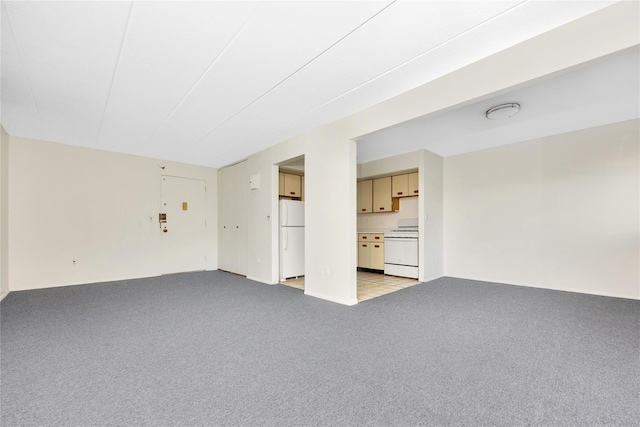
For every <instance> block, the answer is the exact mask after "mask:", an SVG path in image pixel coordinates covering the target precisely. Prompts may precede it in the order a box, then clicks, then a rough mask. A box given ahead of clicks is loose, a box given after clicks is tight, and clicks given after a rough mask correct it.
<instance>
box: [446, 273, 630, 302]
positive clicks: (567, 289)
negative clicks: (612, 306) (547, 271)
mask: <svg viewBox="0 0 640 427" xmlns="http://www.w3.org/2000/svg"><path fill="white" fill-rule="evenodd" d="M443 277H451V278H453V279H464V280H474V281H476V282H488V283H498V284H500V285H508V286H520V287H523V288H533V289H546V290H549V291H558V292H572V293H576V294H584V295H595V296H599V297H607V298H620V299H629V300H634V301H639V300H640V295H619V294H614V293H610V292H597V291H586V290H584V289H579V288H571V287H564V288H553V287H550V286H543V285H537V284H536V285H529V284H523V283H512V282H505V281H503V280H495V279H491V278H477V277H476V278H472V277H462V276H449V275H445V276H443Z"/></svg>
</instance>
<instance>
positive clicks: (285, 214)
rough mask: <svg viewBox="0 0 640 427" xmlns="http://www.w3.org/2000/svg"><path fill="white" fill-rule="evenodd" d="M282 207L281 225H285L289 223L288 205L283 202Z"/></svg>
mask: <svg viewBox="0 0 640 427" xmlns="http://www.w3.org/2000/svg"><path fill="white" fill-rule="evenodd" d="M282 207H283V208H284V209H283V210H282V225H287V224H288V223H289V205H287V204H286V203H283V204H282Z"/></svg>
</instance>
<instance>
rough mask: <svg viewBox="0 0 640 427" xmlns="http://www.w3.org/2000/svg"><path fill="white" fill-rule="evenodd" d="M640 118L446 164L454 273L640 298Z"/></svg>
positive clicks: (449, 257) (448, 268)
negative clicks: (639, 119)
mask: <svg viewBox="0 0 640 427" xmlns="http://www.w3.org/2000/svg"><path fill="white" fill-rule="evenodd" d="M639 124H640V121H638V120H632V121H627V122H622V123H618V124H613V125H608V126H602V127H597V128H593V129H585V130H582V131H579V132H572V133H568V134H564V135H557V136H553V137H548V138H544V139H540V140H533V141H528V142H523V143H518V144H512V145H507V146H504V147H499V148H493V149H489V150H484V151H479V152H475V153H469V154H464V155H460V156H454V157H448V158H446V159H445V169H444V178H445V181H444V182H445V184H444V195H445V197H444V200H445V208H444V209H445V223H444V224H445V227H444V230H445V245H444V248H445V250H444V259H445V274H446V275H447V276H454V277H463V278H471V279H477V280H487V281H495V282H503V283H510V284H516V285H525V286H534V287H541V288H549V289H558V290H565V291H573V292H583V293H590V294H598V295H608V296H615V297H623V298H634V299H639V298H640V277H639V271H640V264H639V262H640V261H639V260H640V230H639V218H640V210H639V192H640V191H639V190H640V188H639V186H640V172H639V167H640V166H639V164H640V161H639V140H640V136H639V131H638V129H639V126H640V125H639Z"/></svg>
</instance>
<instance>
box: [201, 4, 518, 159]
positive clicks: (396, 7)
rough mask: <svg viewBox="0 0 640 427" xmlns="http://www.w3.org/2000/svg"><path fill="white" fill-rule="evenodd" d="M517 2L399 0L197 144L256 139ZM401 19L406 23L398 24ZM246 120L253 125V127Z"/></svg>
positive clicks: (380, 97) (381, 96) (380, 95)
mask: <svg viewBox="0 0 640 427" xmlns="http://www.w3.org/2000/svg"><path fill="white" fill-rule="evenodd" d="M515 4H516V2H482V4H479V3H477V2H463V3H462V4H460V3H457V2H456V3H451V2H404V3H403V2H398V3H394V4H392V5H391V6H389V7H388V8H386V9H385V10H384V13H381V14H379V15H377V16H375V17H373V18H372V19H371V20H370V21H369V22H367V24H366V25H364V26H363V27H361V28H359V29H357V30H355V31H354V32H353V33H352V34H350V35H349V37H348V38H346V39H344V40H342V41H340V42H339V43H337V44H336V45H335V46H334V47H333V48H332V49H331V50H329V51H327V52H324V53H323V54H322V55H321V56H319V57H317V58H315V60H314V61H313V62H311V63H309V64H307V65H306V66H305V67H304V68H303V69H301V70H300V71H299V72H297V73H296V74H295V75H293V76H291V77H290V78H289V79H287V80H286V81H284V82H283V83H282V84H281V85H279V86H278V87H276V88H274V89H273V90H272V91H271V92H269V93H268V94H267V95H266V96H264V97H263V98H261V99H259V100H257V101H256V102H255V103H254V104H253V105H251V106H249V108H247V109H246V110H245V111H243V112H242V113H241V114H240V115H239V116H237V117H234V118H232V119H231V120H230V121H228V122H226V123H224V124H223V125H222V126H221V127H219V128H214V129H213V130H212V131H211V132H210V133H209V134H208V135H207V136H206V137H205V138H203V139H202V140H200V141H198V144H199V145H203V144H213V143H215V141H217V140H218V141H229V139H228V138H234V139H233V140H232V142H234V143H235V142H236V141H237V142H240V141H248V140H255V139H256V138H257V137H259V136H260V135H262V134H264V133H265V132H266V131H268V130H271V129H273V128H274V127H279V126H282V125H283V124H285V123H288V122H290V121H291V120H293V119H295V118H297V117H298V116H299V115H300V114H301V112H307V111H311V110H313V109H316V108H318V107H319V106H321V105H323V104H325V103H326V102H329V101H330V100H332V99H333V98H336V97H339V96H340V95H342V94H343V93H344V92H346V91H349V90H351V89H353V88H354V87H358V86H360V85H362V84H365V83H366V82H368V81H370V80H372V79H374V78H375V77H377V76H379V75H381V74H383V73H385V72H387V71H388V70H390V69H393V68H394V67H395V66H396V65H397V64H399V63H404V62H406V61H409V60H411V59H412V58H415V57H416V56H419V55H421V54H423V53H425V52H427V51H429V50H430V49H432V48H434V47H435V46H437V45H439V44H441V43H444V42H445V41H446V40H448V39H450V38H452V37H454V36H456V35H457V34H459V33H462V32H464V31H465V30H466V29H467V28H469V27H472V26H475V25H477V24H479V23H480V22H482V21H484V20H487V19H489V18H491V17H493V16H495V15H497V14H499V13H501V12H503V11H504V10H507V9H508V8H510V7H512V6H513V5H515ZM461 10H463V11H464V12H463V13H461ZM398 22H402V23H403V24H402V25H397V23H398ZM309 82H314V83H313V84H309ZM390 96H391V94H388V93H380V92H378V93H377V94H376V96H375V99H376V102H379V101H382V100H384V99H386V98H388V97H390ZM369 105H371V104H369ZM352 111H353V110H352ZM245 123H251V127H247V126H246V125H245ZM256 148H257V147H256Z"/></svg>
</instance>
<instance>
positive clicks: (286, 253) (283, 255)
mask: <svg viewBox="0 0 640 427" xmlns="http://www.w3.org/2000/svg"><path fill="white" fill-rule="evenodd" d="M299 276H304V202H300V201H297V200H280V281H284V280H286V279H289V278H292V277H299Z"/></svg>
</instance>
